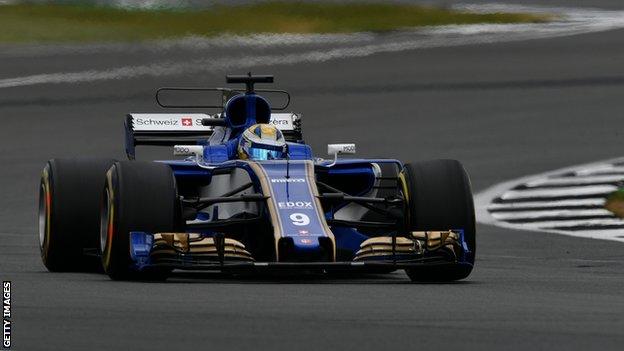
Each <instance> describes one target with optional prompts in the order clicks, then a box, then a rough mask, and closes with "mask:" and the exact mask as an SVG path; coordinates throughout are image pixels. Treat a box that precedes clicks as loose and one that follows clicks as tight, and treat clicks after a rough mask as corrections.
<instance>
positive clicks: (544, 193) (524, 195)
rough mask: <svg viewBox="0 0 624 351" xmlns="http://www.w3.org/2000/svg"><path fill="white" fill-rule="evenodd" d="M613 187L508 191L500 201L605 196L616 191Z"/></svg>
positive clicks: (595, 186) (596, 186)
mask: <svg viewBox="0 0 624 351" xmlns="http://www.w3.org/2000/svg"><path fill="white" fill-rule="evenodd" d="M617 188H618V187H617V186H615V185H594V186H586V187H566V188H551V189H530V190H510V191H507V192H505V193H504V194H503V195H502V196H501V199H503V200H520V199H530V198H535V197H545V198H548V197H559V196H585V195H596V196H600V195H605V194H609V193H611V192H613V191H614V190H617Z"/></svg>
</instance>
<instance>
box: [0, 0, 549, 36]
mask: <svg viewBox="0 0 624 351" xmlns="http://www.w3.org/2000/svg"><path fill="white" fill-rule="evenodd" d="M548 20H549V17H548V16H544V15H534V14H516V13H514V14H511V13H489V14H476V13H467V12H459V11H452V10H447V9H441V8H433V7H423V6H416V5H398V4H383V3H379V4H371V3H359V4H353V3H352V4H339V3H298V2H279V1H270V2H263V3H256V4H251V5H243V6H217V7H213V8H210V9H202V10H188V9H187V10H139V9H132V10H126V9H118V8H112V7H98V6H89V5H45V4H40V5H37V4H19V5H0V43H24V42H31V43H32V42H39V43H41V42H43V43H45V42H111V41H143V40H150V39H161V38H178V37H183V36H190V35H195V36H214V35H218V34H224V33H230V34H239V35H244V34H250V33H348V32H360V31H374V32H384V31H392V30H397V29H402V28H407V27H419V26H435V25H444V24H474V23H535V22H545V21H548Z"/></svg>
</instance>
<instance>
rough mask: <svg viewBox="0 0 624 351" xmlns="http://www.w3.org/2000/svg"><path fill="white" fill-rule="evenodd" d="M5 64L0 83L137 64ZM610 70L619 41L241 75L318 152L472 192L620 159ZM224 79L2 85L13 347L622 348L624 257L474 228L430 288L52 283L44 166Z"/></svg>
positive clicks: (186, 281) (1, 266)
mask: <svg viewBox="0 0 624 351" xmlns="http://www.w3.org/2000/svg"><path fill="white" fill-rule="evenodd" d="M588 3H589V4H591V3H590V2H584V4H583V5H587V4H588ZM618 3H619V2H617V1H613V2H606V1H603V2H602V3H600V2H598V3H597V4H596V6H599V5H604V6H605V7H611V8H618ZM621 7H622V6H621V5H620V6H619V8H621ZM249 53H250V52H243V51H241V52H239V53H238V54H240V55H245V54H249ZM146 55H152V56H148V59H157V55H158V54H157V53H149V54H146ZM1 59H2V63H3V64H2V66H3V67H4V68H3V71H1V72H0V78H10V77H14V76H18V75H22V74H34V73H37V72H40V71H52V72H54V71H58V70H68V71H72V70H75V67H78V66H80V65H85V64H86V62H96V63H101V64H102V65H106V62H114V63H118V64H123V63H124V62H125V60H138V59H139V58H138V57H130V58H128V57H126V56H125V55H123V54H114V55H113V54H111V55H95V54H94V55H66V56H55V57H34V58H23V57H7V58H1ZM622 62H624V31H621V30H620V31H611V32H604V33H595V34H587V35H581V36H574V37H566V38H558V39H544V40H533V41H523V42H514V43H498V44H489V45H476V46H461V47H454V48H438V49H427V50H415V51H408V52H403V53H394V54H378V55H373V56H370V57H365V58H357V59H349V60H337V61H328V62H325V63H316V64H299V65H276V66H270V67H267V66H254V67H251V69H253V71H254V72H258V73H265V72H266V73H273V74H275V75H276V77H277V82H278V84H277V85H278V86H279V87H282V88H286V89H290V90H292V92H293V95H294V98H295V100H294V104H293V106H292V109H293V110H295V111H299V112H303V113H304V115H305V116H306V119H305V133H306V134H307V139H308V140H309V141H310V142H311V143H312V146H313V147H314V149H315V150H317V152H318V153H321V152H322V150H324V145H325V144H326V143H328V142H332V141H336V142H340V141H347V142H348V141H354V142H356V143H357V144H358V150H359V151H361V155H363V156H394V157H397V158H399V159H403V160H412V159H416V160H417V159H424V158H439V157H448V158H457V159H460V160H462V161H463V162H464V163H465V165H466V167H467V169H468V171H469V172H470V174H471V176H472V180H473V186H474V188H475V190H480V189H483V188H485V187H487V186H489V185H492V184H494V183H497V182H501V181H504V180H506V179H511V178H517V177H519V176H523V175H527V174H531V173H538V172H543V171H546V170H549V169H555V168H560V167H564V166H568V165H573V164H579V163H585V162H590V161H593V160H598V159H607V158H612V157H616V156H621V154H622V148H623V144H622V134H623V132H622V130H624V122H623V120H622V94H623V93H624V65H622ZM249 68H250V67H234V68H232V69H229V71H232V72H246V71H247V69H249ZM225 73H226V72H225V71H219V72H214V73H213V74H210V75H207V76H201V77H199V76H197V75H180V76H176V77H167V78H165V79H162V80H158V79H153V78H150V79H137V80H123V81H110V82H102V83H85V84H74V85H67V84H65V85H43V86H33V87H22V88H12V89H3V90H0V121H1V122H0V123H1V128H0V140H1V143H2V151H3V152H2V153H1V154H0V163H1V164H3V165H5V166H4V167H2V168H1V169H0V184H1V185H0V190H1V193H2V197H1V198H0V228H1V230H0V243H1V244H0V277H1V278H2V279H3V280H6V279H10V280H12V281H13V303H14V306H13V314H14V316H13V323H14V325H13V328H14V329H13V331H14V334H13V338H14V340H13V343H14V349H15V350H37V349H41V350H43V349H45V350H56V349H58V350H68V349H91V350H96V349H116V348H118V349H133V350H160V349H162V350H165V349H183V348H187V349H200V348H201V349H216V350H219V349H232V350H255V349H272V350H286V349H299V350H305V349H310V350H316V349H343V350H346V349H358V350H363V349H366V350H368V349H392V348H394V349H407V348H418V347H419V346H420V347H421V348H436V349H451V348H453V349H457V348H461V349H480V350H483V349H518V350H526V349H527V348H531V349H566V350H576V349H597V348H599V347H600V348H601V349H620V348H621V347H622V345H623V344H624V296H623V295H622V291H623V289H624V273H623V270H624V245H621V244H619V243H615V242H608V241H597V240H587V239H576V238H571V237H565V236H558V235H553V234H543V233H529V232H522V231H512V230H507V229H501V228H494V227H489V226H480V227H479V239H478V241H479V250H478V255H477V257H478V263H477V267H476V269H475V271H474V272H473V274H472V275H471V276H470V278H469V279H468V280H467V281H465V282H461V283H456V284H441V285H440V284H424V285H414V284H410V283H409V282H408V279H407V277H406V276H405V275H404V274H403V273H395V274H392V275H389V276H365V277H352V278H340V279H337V278H319V277H305V278H297V279H294V278H290V279H260V280H249V279H243V280H240V279H232V278H228V277H222V276H218V275H186V274H179V275H177V276H175V277H174V278H173V279H171V280H170V281H168V282H167V283H164V284H157V283H152V284H147V283H120V282H112V281H109V280H108V278H107V277H105V276H102V275H95V274H80V273H75V274H51V273H47V272H46V271H45V269H44V268H43V266H42V265H41V263H40V259H39V255H38V246H37V239H36V234H35V233H36V218H35V217H36V196H37V186H38V178H39V172H40V170H41V168H42V167H43V165H44V162H45V160H46V159H48V158H51V157H66V156H72V155H90V156H115V157H118V158H123V150H122V149H123V147H122V145H123V144H122V142H123V127H122V116H123V115H124V114H125V113H127V112H130V111H137V112H138V111H150V110H156V109H155V106H154V104H153V101H152V91H153V90H154V88H156V87H157V86H159V85H178V84H183V83H184V84H189V85H208V86H211V85H221V83H222V80H223V78H222V77H223V75H224V74H225Z"/></svg>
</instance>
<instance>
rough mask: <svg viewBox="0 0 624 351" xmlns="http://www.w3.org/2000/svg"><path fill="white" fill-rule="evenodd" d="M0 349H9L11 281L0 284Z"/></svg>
mask: <svg viewBox="0 0 624 351" xmlns="http://www.w3.org/2000/svg"><path fill="white" fill-rule="evenodd" d="M2 348H4V349H10V348H11V281H3V282H2Z"/></svg>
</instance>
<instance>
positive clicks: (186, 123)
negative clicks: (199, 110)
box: [182, 117, 201, 127]
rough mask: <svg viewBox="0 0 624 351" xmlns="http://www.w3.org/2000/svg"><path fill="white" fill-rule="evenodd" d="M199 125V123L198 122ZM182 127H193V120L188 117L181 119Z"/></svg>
mask: <svg viewBox="0 0 624 351" xmlns="http://www.w3.org/2000/svg"><path fill="white" fill-rule="evenodd" d="M200 123H201V122H200ZM182 125H183V126H185V127H191V126H193V119H192V118H190V117H185V118H182Z"/></svg>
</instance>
